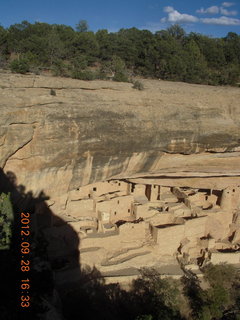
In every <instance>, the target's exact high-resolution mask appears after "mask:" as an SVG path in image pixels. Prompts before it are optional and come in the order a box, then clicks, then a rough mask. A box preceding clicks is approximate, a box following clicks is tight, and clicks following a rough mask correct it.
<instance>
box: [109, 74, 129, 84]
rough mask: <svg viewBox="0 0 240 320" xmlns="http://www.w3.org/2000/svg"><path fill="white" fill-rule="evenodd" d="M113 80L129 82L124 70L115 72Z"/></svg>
mask: <svg viewBox="0 0 240 320" xmlns="http://www.w3.org/2000/svg"><path fill="white" fill-rule="evenodd" d="M113 81H117V82H129V80H128V76H127V75H126V74H125V73H124V72H116V73H115V76H114V77H113Z"/></svg>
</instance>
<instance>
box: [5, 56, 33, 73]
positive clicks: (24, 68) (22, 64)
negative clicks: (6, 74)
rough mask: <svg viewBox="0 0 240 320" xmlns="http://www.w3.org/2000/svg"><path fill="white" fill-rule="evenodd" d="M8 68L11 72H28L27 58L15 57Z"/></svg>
mask: <svg viewBox="0 0 240 320" xmlns="http://www.w3.org/2000/svg"><path fill="white" fill-rule="evenodd" d="M10 69H11V71H12V72H16V73H21V74H25V73H27V72H29V69H30V66H29V63H28V60H27V59H24V58H21V59H15V60H13V61H12V62H11V64H10Z"/></svg>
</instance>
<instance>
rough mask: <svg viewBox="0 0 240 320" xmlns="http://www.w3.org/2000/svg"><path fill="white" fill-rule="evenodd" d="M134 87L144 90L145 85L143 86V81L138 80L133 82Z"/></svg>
mask: <svg viewBox="0 0 240 320" xmlns="http://www.w3.org/2000/svg"><path fill="white" fill-rule="evenodd" d="M132 88H133V89H137V90H144V86H143V84H142V82H140V81H138V80H136V81H134V82H133V86H132Z"/></svg>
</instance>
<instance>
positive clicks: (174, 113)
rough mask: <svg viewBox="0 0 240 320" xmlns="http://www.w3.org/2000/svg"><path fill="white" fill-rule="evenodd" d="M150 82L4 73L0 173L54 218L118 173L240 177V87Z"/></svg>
mask: <svg viewBox="0 0 240 320" xmlns="http://www.w3.org/2000/svg"><path fill="white" fill-rule="evenodd" d="M143 83H144V86H145V90H144V91H141V92H140V91H137V90H134V89H132V85H131V84H128V83H113V82H105V81H93V82H84V81H78V80H72V79H62V78H51V77H42V76H32V75H27V76H20V75H12V74H1V75H0V97H1V100H0V106H1V118H0V165H1V167H2V168H3V169H4V171H5V172H7V171H12V172H14V173H15V174H16V176H17V179H18V181H17V183H18V184H22V185H24V186H26V188H27V190H31V191H33V193H34V194H35V195H36V194H37V193H39V192H40V191H42V190H44V192H45V193H46V194H47V195H49V196H50V198H51V201H52V202H51V203H52V204H54V203H55V204H54V206H53V211H54V212H55V213H61V211H63V210H64V208H65V205H66V201H67V194H68V192H69V191H70V190H73V189H76V188H77V187H79V186H82V185H86V184H89V183H92V182H95V181H103V180H106V179H109V178H112V177H117V178H136V177H144V176H162V177H164V178H165V179H166V178H167V177H171V176H176V177H181V178H185V179H188V180H189V181H193V180H194V179H196V178H199V177H203V178H204V177H208V178H209V179H213V182H212V183H213V184H214V183H216V182H215V179H214V177H215V176H221V177H222V180H221V183H222V184H223V187H224V186H227V185H229V183H230V184H231V181H232V179H239V176H240V105H239V101H240V99H239V98H240V90H239V89H238V88H227V87H210V86H200V85H189V84H183V83H172V82H163V81H154V80H151V81H150V80H143ZM51 88H53V89H54V90H55V91H56V96H52V95H50V89H51ZM179 154H181V155H179ZM211 177H212V178H211ZM229 177H231V179H230V180H229ZM170 179H171V178H170ZM224 179H228V181H227V180H224ZM209 181H210V180H209ZM218 181H220V180H218ZM224 181H227V182H226V183H225V182H224ZM229 181H230V182H229ZM199 183H200V182H199ZM168 185H169V183H168ZM183 185H184V182H183ZM190 185H191V183H190Z"/></svg>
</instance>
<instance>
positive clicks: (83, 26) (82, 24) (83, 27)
mask: <svg viewBox="0 0 240 320" xmlns="http://www.w3.org/2000/svg"><path fill="white" fill-rule="evenodd" d="M76 30H77V31H78V32H87V31H88V30H89V26H88V23H87V21H86V20H80V21H79V22H78V23H77V24H76Z"/></svg>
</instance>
